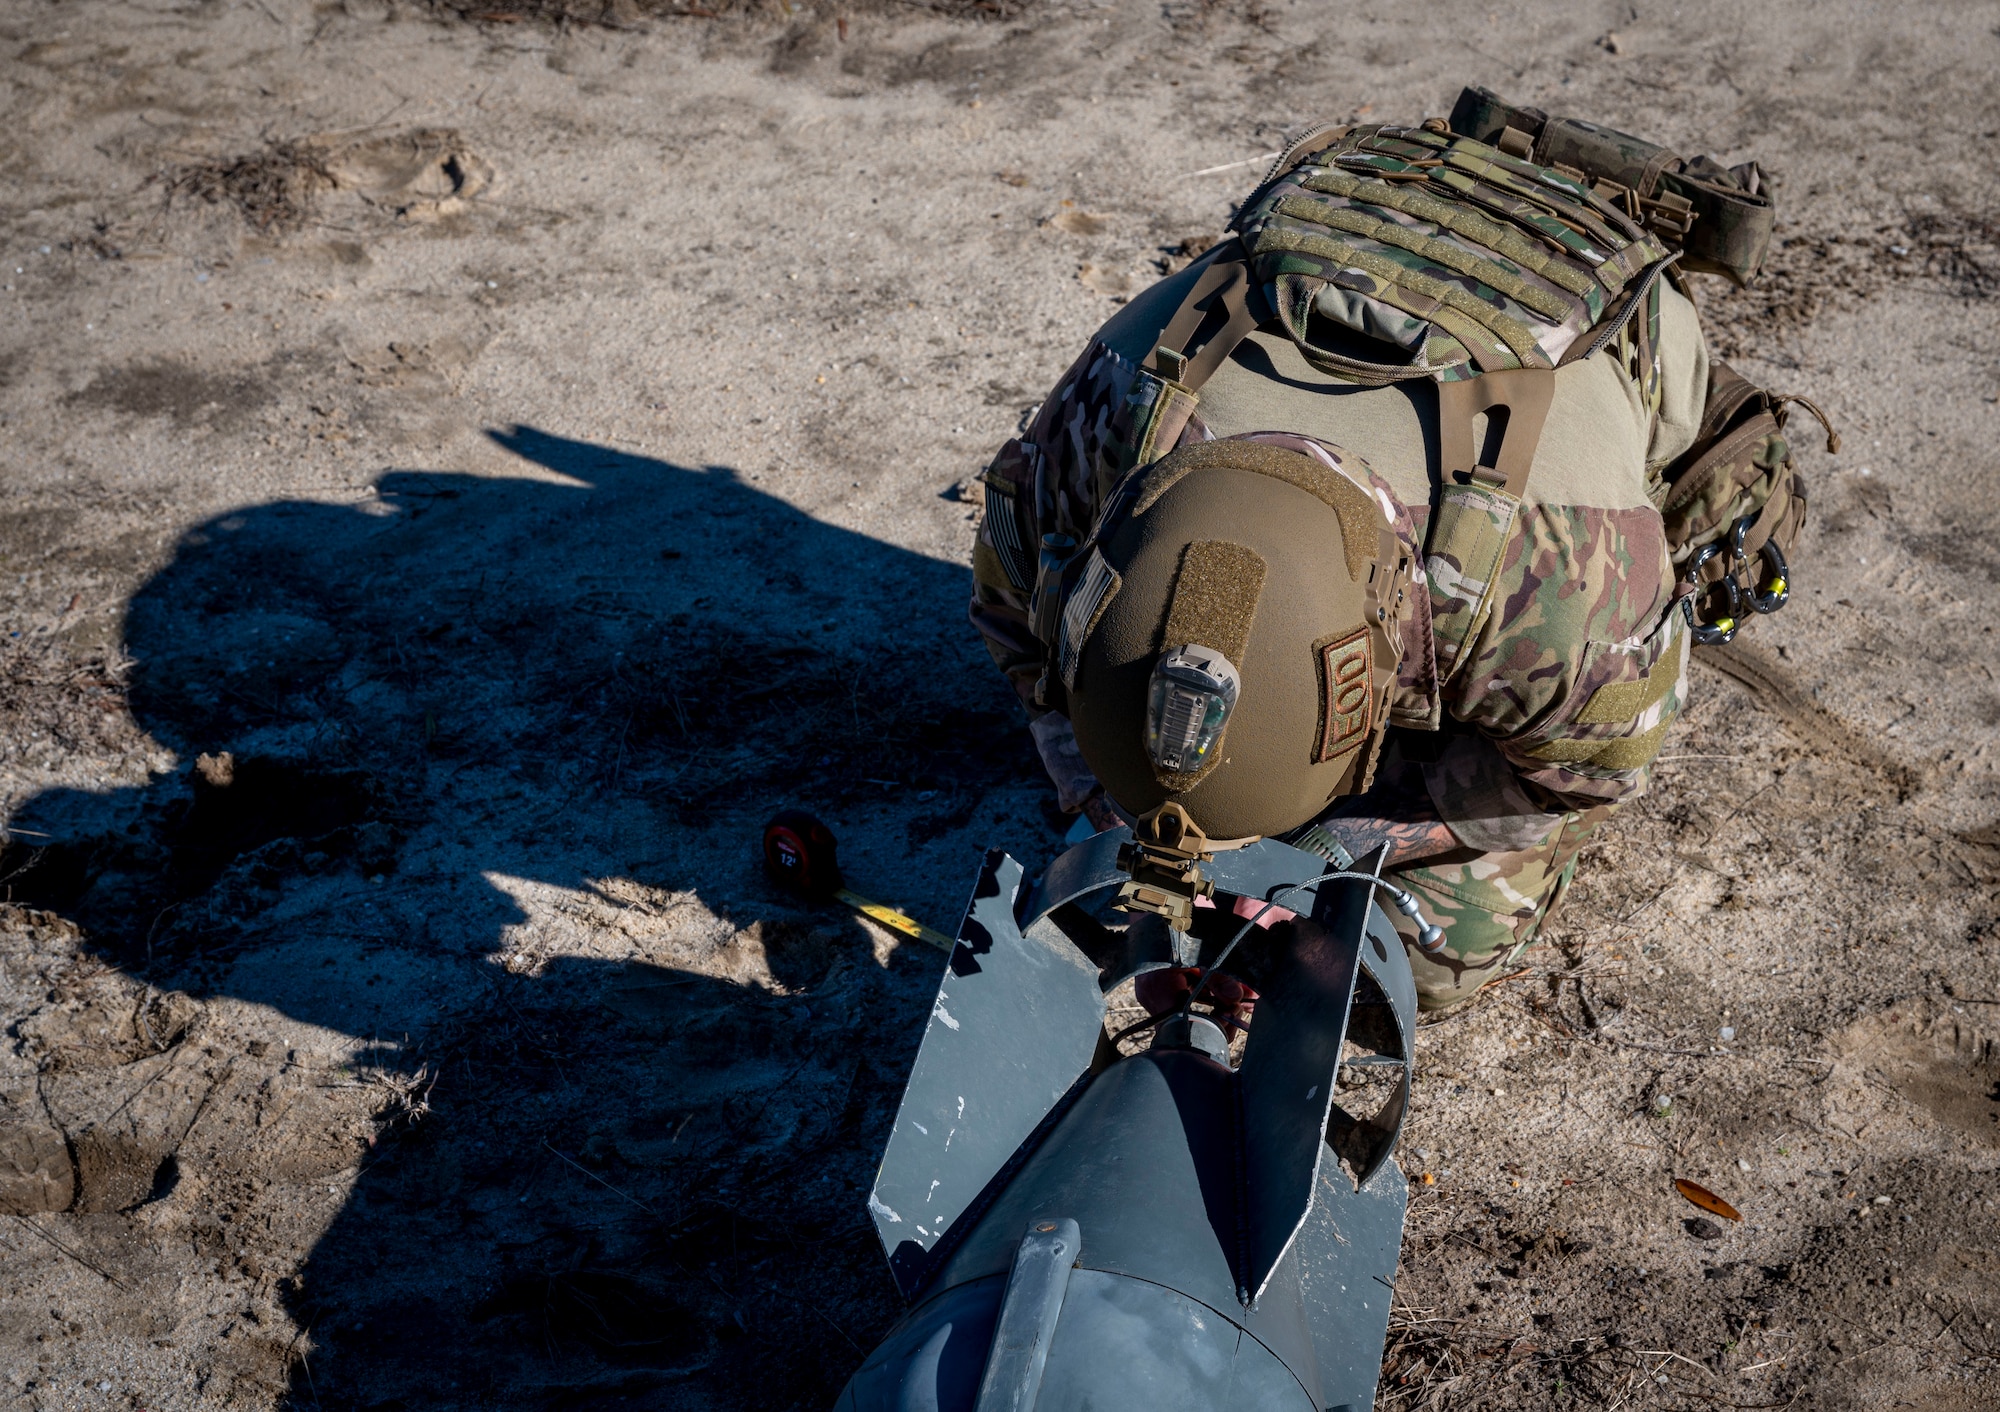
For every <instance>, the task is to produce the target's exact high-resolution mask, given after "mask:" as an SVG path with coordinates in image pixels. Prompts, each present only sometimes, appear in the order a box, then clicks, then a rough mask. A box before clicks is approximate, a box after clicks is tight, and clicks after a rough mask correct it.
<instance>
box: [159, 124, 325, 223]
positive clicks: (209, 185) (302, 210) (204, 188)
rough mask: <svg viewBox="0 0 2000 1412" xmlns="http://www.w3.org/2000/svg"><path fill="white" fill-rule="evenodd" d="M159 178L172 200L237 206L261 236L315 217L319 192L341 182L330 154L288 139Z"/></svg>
mask: <svg viewBox="0 0 2000 1412" xmlns="http://www.w3.org/2000/svg"><path fill="white" fill-rule="evenodd" d="M154 180H155V181H157V182H158V183H159V184H160V185H161V186H162V187H163V188H164V189H165V191H166V196H167V201H168V203H169V204H172V203H173V202H174V201H175V200H178V199H183V198H191V199H194V200H199V201H202V202H205V203H206V204H208V205H211V206H220V205H228V206H234V207H235V208H236V209H237V211H238V212H239V213H240V214H241V215H242V217H243V219H244V220H245V221H247V222H248V223H249V224H250V225H252V226H254V227H255V228H256V229H257V230H258V232H260V233H262V234H278V233H281V232H284V231H291V230H297V229H299V228H300V227H301V226H303V225H305V224H306V222H307V221H309V220H310V219H311V218H312V213H313V208H314V205H315V202H316V200H317V198H318V196H319V194H320V193H321V192H323V191H328V190H331V189H332V188H333V187H334V186H335V185H336V183H335V181H334V176H333V173H332V172H331V171H329V170H328V169H327V163H326V153H325V152H323V151H321V150H320V149H318V148H316V147H314V146H312V145H310V144H308V143H305V142H295V141H290V140H286V139H274V140H272V141H270V142H267V143H265V144H264V146H263V147H261V148H259V149H258V150H256V151H254V152H245V153H243V154H241V155H239V156H235V157H221V158H202V159H200V160H197V161H193V162H184V163H182V164H181V165H180V166H178V167H175V168H173V169H172V170H171V171H168V172H166V173H164V174H162V175H161V176H158V177H156V178H154Z"/></svg>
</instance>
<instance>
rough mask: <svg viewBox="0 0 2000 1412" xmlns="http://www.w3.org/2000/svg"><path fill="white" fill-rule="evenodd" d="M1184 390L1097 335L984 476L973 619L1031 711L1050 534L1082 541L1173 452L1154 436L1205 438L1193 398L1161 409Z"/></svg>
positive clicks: (1176, 439) (1038, 673)
mask: <svg viewBox="0 0 2000 1412" xmlns="http://www.w3.org/2000/svg"><path fill="white" fill-rule="evenodd" d="M1176 396H1179V397H1183V398H1184V397H1186V394H1184V393H1181V394H1177V393H1175V392H1174V391H1173V389H1171V388H1169V387H1168V386H1167V385H1166V384H1164V383H1162V382H1161V381H1160V380H1159V379H1157V378H1155V377H1153V376H1152V375H1151V374H1148V373H1146V372H1144V371H1143V370H1142V369H1141V368H1140V367H1139V366H1138V365H1137V364H1136V363H1134V362H1132V361H1131V360H1130V359H1127V358H1125V357H1123V356H1121V355H1120V354H1118V353H1116V352H1114V351H1113V350H1112V349H1111V348H1109V347H1107V346H1106V345H1105V344H1104V342H1103V341H1102V340H1098V341H1094V342H1093V343H1092V344H1091V345H1090V347H1089V348H1088V349H1086V350H1085V351H1084V354H1083V356H1082V357H1081V358H1079V359H1078V360H1077V361H1076V363H1075V364H1074V365H1073V366H1072V367H1071V368H1070V370H1069V371H1068V372H1067V373H1065V374H1064V375H1063V378H1062V380H1061V381H1060V382H1058V383H1057V384H1056V386H1055V389H1054V391H1052V392H1050V393H1049V395H1048V398H1047V400H1045V401H1044V402H1043V403H1042V405H1041V407H1040V408H1039V409H1037V411H1036V412H1035V414H1034V416H1033V417H1032V418H1031V419H1030V421H1029V424H1028V428H1027V430H1026V431H1024V432H1023V433H1022V434H1021V435H1019V436H1017V437H1014V438H1012V439H1011V440H1009V441H1008V442H1007V443H1006V444H1005V445H1004V446H1002V447H1001V448H1000V451H999V454H998V455H996V456H995V457H994V458H993V462H992V464H991V465H989V466H988V467H987V468H986V472H985V474H984V475H983V476H982V477H981V480H982V482H983V484H984V486H985V492H986V510H985V514H984V516H983V517H982V518H981V520H980V525H979V535H978V538H977V540H976V542H975V543H974V545H973V551H972V583H973V591H972V613H971V616H972V625H973V626H974V627H975V628H977V629H978V630H979V632H980V635H981V636H983V637H984V638H985V639H986V650H987V651H988V652H990V653H991V654H992V656H993V660H994V662H995V663H996V664H998V666H999V668H1000V670H1001V671H1002V672H1004V673H1006V675H1007V679H1008V681H1009V682H1010V683H1012V685H1013V687H1014V691H1015V693H1016V694H1017V695H1018V696H1019V697H1020V698H1021V701H1022V703H1023V704H1024V705H1026V706H1027V708H1028V712H1029V715H1030V716H1034V715H1038V714H1039V712H1038V710H1037V708H1036V707H1035V705H1034V690H1035V682H1036V680H1037V679H1038V678H1039V677H1040V676H1041V671H1042V648H1041V645H1040V644H1039V643H1038V642H1036V640H1035V636H1034V632H1033V630H1032V627H1031V625H1030V619H1029V616H1028V599H1029V594H1030V592H1031V591H1032V589H1033V588H1034V576H1035V563H1036V560H1037V558H1038V557H1039V550H1040V545H1041V542H1042V536H1043V535H1044V534H1050V533H1054V534H1066V535H1069V536H1070V537H1071V538H1073V539H1075V540H1076V541H1078V542H1079V543H1081V542H1082V541H1083V540H1084V538H1085V537H1086V536H1087V535H1088V534H1089V533H1090V527H1091V525H1092V524H1093V523H1094V522H1095V520H1096V518H1097V508H1098V506H1099V505H1101V504H1102V503H1103V501H1104V497H1105V496H1106V495H1107V494H1109V493H1110V491H1111V488H1112V487H1113V486H1115V485H1116V484H1117V483H1118V481H1119V480H1120V479H1121V478H1122V477H1123V476H1124V474H1125V473H1126V472H1127V471H1129V470H1131V469H1132V467H1133V466H1135V465H1138V464H1139V463H1140V462H1141V461H1151V460H1153V459H1155V458H1156V457H1158V456H1162V455H1164V454H1166V452H1168V451H1170V450H1172V449H1173V445H1172V444H1169V445H1156V444H1142V438H1143V437H1145V436H1146V435H1148V434H1151V435H1152V436H1153V437H1155V438H1156V439H1157V438H1159V437H1162V436H1165V437H1167V438H1169V439H1171V440H1172V441H1173V443H1174V444H1178V442H1179V441H1180V440H1186V439H1189V438H1191V437H1192V438H1197V439H1198V438H1200V437H1203V436H1205V435H1206V433H1204V432H1203V431H1202V430H1201V427H1200V423H1199V421H1198V420H1193V419H1191V418H1190V415H1189V413H1190V412H1191V411H1192V407H1193V402H1192V399H1188V403H1187V407H1186V408H1185V409H1180V414H1179V415H1178V416H1174V415H1162V416H1155V415H1154V413H1155V408H1156V404H1158V403H1159V401H1160V399H1161V398H1163V397H1165V398H1173V397H1176ZM1175 410H1176V409H1174V408H1172V407H1169V408H1166V409H1165V411H1167V412H1168V413H1172V412H1173V411H1175Z"/></svg>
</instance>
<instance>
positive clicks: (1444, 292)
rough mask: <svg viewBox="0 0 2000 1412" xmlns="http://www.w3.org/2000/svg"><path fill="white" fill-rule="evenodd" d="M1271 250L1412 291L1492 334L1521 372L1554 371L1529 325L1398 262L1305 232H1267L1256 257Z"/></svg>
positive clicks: (1258, 240)
mask: <svg viewBox="0 0 2000 1412" xmlns="http://www.w3.org/2000/svg"><path fill="white" fill-rule="evenodd" d="M1271 250H1280V251H1282V250H1296V251H1299V252H1301V253H1303V254H1307V255H1318V256H1320V257H1322V258H1324V259H1327V260H1333V261H1336V262H1338V263H1340V264H1343V265H1349V266H1352V267H1353V268H1355V269H1357V270H1364V271H1366V272H1367V273H1368V274H1371V275H1373V276H1375V277H1376V278H1377V279H1379V280H1382V281H1384V282H1386V283H1388V284H1394V285H1400V286H1402V287H1403V288H1405V289H1413V290H1415V291H1416V292H1417V293H1419V294H1421V295H1424V296H1425V297H1426V298H1430V299H1435V300H1437V301H1438V303H1440V304H1443V305H1445V306H1447V307H1449V308H1451V309H1455V310H1457V311H1458V312H1459V313H1461V314H1463V315H1465V316H1466V317H1467V318H1469V319H1471V320H1473V321H1474V322H1475V323H1477V324H1478V325H1479V326H1480V327H1482V328H1484V329H1487V330H1489V331H1490V332H1491V333H1493V334H1494V335H1495V336H1496V337H1497V338H1499V339H1500V341H1501V342H1502V343H1504V344H1506V346H1507V348H1508V349H1509V351H1511V352H1512V353H1513V354H1514V356H1515V357H1516V358H1518V359H1520V360H1521V364H1522V366H1524V367H1537V368H1546V367H1548V366H1550V364H1549V358H1548V355H1547V354H1546V353H1544V352H1542V350H1541V349H1540V348H1539V347H1538V346H1536V343H1535V335H1534V333H1533V331H1532V330H1530V329H1529V327H1528V326H1527V325H1526V324H1524V323H1522V322H1521V321H1520V320H1519V319H1517V318H1514V317H1513V316H1512V315H1511V314H1506V313H1502V312H1501V311H1500V310H1497V309H1495V308H1494V307H1493V306H1492V305H1491V304H1488V303H1486V302H1484V301H1483V300H1480V299H1477V298H1475V297H1474V296H1472V295H1470V294H1467V293H1466V292H1465V291H1464V290H1463V289H1461V288H1460V287H1459V286H1458V285H1456V284H1452V283H1450V282H1448V281H1446V280H1441V279H1438V278H1437V277H1436V276H1434V275H1427V274H1424V273H1423V272H1422V271H1420V270H1414V269H1411V268H1409V267H1408V266H1405V265H1399V264H1397V263H1396V262H1395V261H1394V260H1391V259H1389V258H1387V257H1386V256H1382V255H1377V254H1375V253H1374V252H1373V251H1371V250H1360V249H1357V248H1356V247H1354V246H1352V245H1349V244H1348V243H1347V242H1346V241H1344V240H1335V239H1334V238H1333V237H1331V236H1323V235H1313V234H1311V233H1310V232H1306V231H1291V230H1266V231H1264V232H1263V233H1262V234H1260V235H1259V236H1258V237H1257V245H1256V249H1255V251H1254V253H1256V254H1259V255H1262V254H1264V253H1265V252H1266V251H1271Z"/></svg>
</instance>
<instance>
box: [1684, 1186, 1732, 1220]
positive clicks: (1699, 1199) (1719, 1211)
mask: <svg viewBox="0 0 2000 1412" xmlns="http://www.w3.org/2000/svg"><path fill="white" fill-rule="evenodd" d="M1674 1190H1675V1191H1677V1192H1679V1193H1680V1194H1681V1195H1682V1196H1685V1197H1686V1198H1687V1199H1688V1200H1689V1201H1692V1202H1693V1203H1694V1204H1695V1205H1697V1206H1699V1207H1700V1208H1701V1209H1702V1210H1704V1211H1706V1212H1708V1213H1709V1214H1710V1215H1714V1216H1720V1217H1722V1219H1723V1220H1725V1221H1740V1220H1742V1219H1743V1214H1742V1213H1741V1212H1740V1211H1738V1210H1737V1209H1736V1208H1735V1207H1734V1206H1731V1205H1730V1204H1729V1203H1728V1202H1726V1201H1724V1200H1723V1199H1722V1198H1721V1197H1719V1196H1717V1195H1716V1194H1715V1193H1714V1192H1712V1191H1710V1190H1709V1189H1708V1188H1707V1187H1705V1186H1703V1185H1702V1184H1701V1183H1700V1182H1691V1181H1689V1180H1688V1179H1687V1178H1686V1177H1675V1178H1674Z"/></svg>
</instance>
